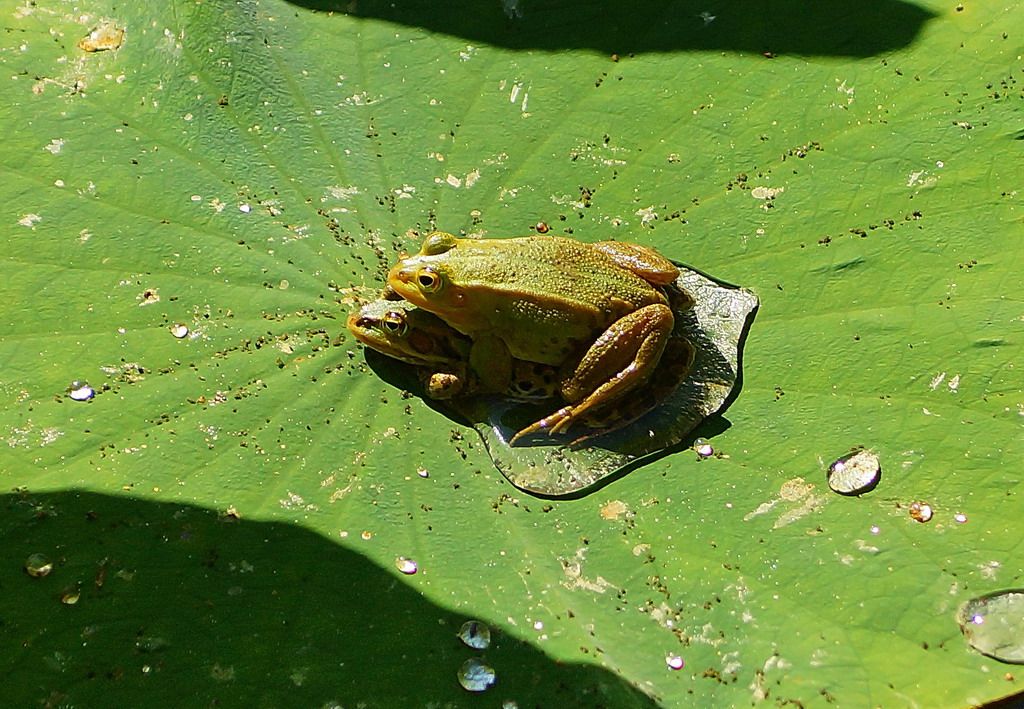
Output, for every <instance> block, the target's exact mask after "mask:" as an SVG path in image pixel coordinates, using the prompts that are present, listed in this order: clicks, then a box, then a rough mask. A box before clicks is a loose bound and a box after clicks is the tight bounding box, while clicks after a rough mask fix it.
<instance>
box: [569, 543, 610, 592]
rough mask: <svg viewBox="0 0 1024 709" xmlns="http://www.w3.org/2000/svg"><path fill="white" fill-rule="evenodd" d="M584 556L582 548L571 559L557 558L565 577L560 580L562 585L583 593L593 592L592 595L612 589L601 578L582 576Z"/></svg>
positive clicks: (584, 552)
mask: <svg viewBox="0 0 1024 709" xmlns="http://www.w3.org/2000/svg"><path fill="white" fill-rule="evenodd" d="M586 554H587V549H586V547H583V548H581V549H577V550H576V554H574V555H573V557H572V558H571V559H570V558H566V557H564V556H560V557H558V561H559V562H561V564H562V573H563V574H564V575H565V578H564V579H562V585H563V586H565V587H566V588H568V589H571V590H576V589H582V590H584V591H593V592H594V593H604V592H605V591H607V590H608V589H609V588H614V586H613V585H612V584H611V583H609V582H608V581H606V580H605V579H604V578H603V577H601V576H598V577H597V578H596V579H589V578H587V577H586V576H584V575H583V560H584V557H586Z"/></svg>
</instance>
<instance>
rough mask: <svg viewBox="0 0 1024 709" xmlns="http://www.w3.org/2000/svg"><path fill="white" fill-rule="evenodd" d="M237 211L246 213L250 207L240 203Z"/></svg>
mask: <svg viewBox="0 0 1024 709" xmlns="http://www.w3.org/2000/svg"><path fill="white" fill-rule="evenodd" d="M238 211H239V212H241V213H242V214H248V213H249V212H251V211H252V207H250V206H249V205H248V204H240V205H238Z"/></svg>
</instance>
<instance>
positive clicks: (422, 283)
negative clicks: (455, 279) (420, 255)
mask: <svg viewBox="0 0 1024 709" xmlns="http://www.w3.org/2000/svg"><path fill="white" fill-rule="evenodd" d="M416 284H417V285H418V286H419V287H420V289H421V290H423V291H425V292H427V293H436V292H437V291H439V290H440V289H441V275H440V274H439V273H438V272H437V271H435V270H434V269H432V268H431V267H430V266H425V267H424V268H421V269H420V270H419V271H418V272H417V273H416Z"/></svg>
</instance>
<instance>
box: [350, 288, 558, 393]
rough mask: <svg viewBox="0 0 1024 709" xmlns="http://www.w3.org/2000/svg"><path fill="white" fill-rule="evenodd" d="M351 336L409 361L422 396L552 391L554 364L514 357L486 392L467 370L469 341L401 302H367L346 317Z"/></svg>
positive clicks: (436, 318)
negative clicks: (504, 377)
mask: <svg viewBox="0 0 1024 709" xmlns="http://www.w3.org/2000/svg"><path fill="white" fill-rule="evenodd" d="M346 324H347V326H348V329H349V331H350V332H351V333H352V334H353V335H355V338H356V339H357V340H359V341H360V342H362V343H363V344H364V345H366V346H367V347H370V348H371V349H374V350H376V351H377V352H380V353H381V354H385V355H387V356H388V357H392V358H394V359H397V360H400V361H402V362H406V363H407V364H411V365H414V366H415V367H416V369H417V372H418V373H419V374H420V375H421V379H422V381H423V386H424V389H425V392H426V395H427V396H429V397H430V398H432V399H451V398H454V397H458V396H469V395H472V394H501V395H503V396H507V397H509V398H512V399H516V400H521V401H533V400H538V399H548V398H551V397H553V396H556V395H557V392H556V384H555V376H556V374H557V372H556V370H555V368H554V367H551V366H548V365H543V364H538V363H536V362H526V361H523V360H516V361H514V362H513V363H512V376H511V377H510V380H509V382H507V384H506V385H505V386H504V387H503V388H502V389H500V390H490V391H488V390H487V389H486V388H485V387H484V386H483V385H482V384H481V382H480V381H479V379H478V378H476V377H473V376H472V373H471V372H469V371H468V364H469V351H470V347H471V346H472V341H471V340H470V339H469V338H468V337H466V336H465V335H463V334H461V333H460V332H458V331H457V330H455V329H454V328H452V327H451V326H450V325H448V324H447V323H446V322H444V321H443V320H441V318H439V317H437V316H436V315H434V314H432V313H428V312H427V311H426V310H423V309H422V308H417V307H416V306H415V305H413V304H412V303H409V302H408V301H404V300H388V299H386V298H381V299H379V300H373V301H370V302H368V303H366V304H364V305H363V306H362V307H360V308H359V310H357V311H355V312H353V313H352V314H351V315H349V317H348V322H347V323H346Z"/></svg>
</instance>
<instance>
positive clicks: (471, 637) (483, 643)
mask: <svg viewBox="0 0 1024 709" xmlns="http://www.w3.org/2000/svg"><path fill="white" fill-rule="evenodd" d="M459 640H461V641H462V642H464V643H465V644H466V645H468V646H469V647H471V648H473V649H475V650H486V649H487V648H488V647H490V645H491V629H490V628H488V627H487V626H486V625H484V624H483V623H481V622H480V621H479V620H467V621H466V622H465V623H463V624H462V627H461V628H459Z"/></svg>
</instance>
